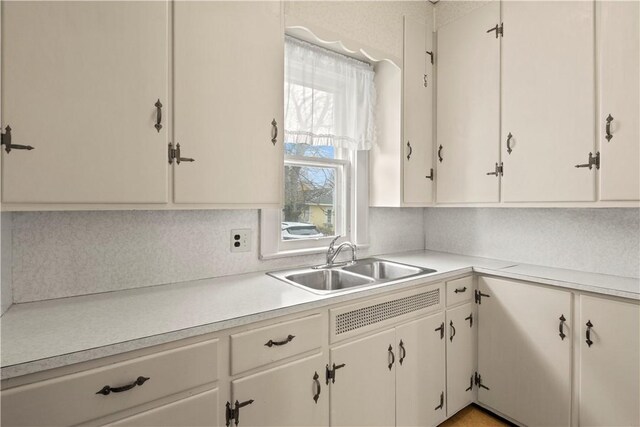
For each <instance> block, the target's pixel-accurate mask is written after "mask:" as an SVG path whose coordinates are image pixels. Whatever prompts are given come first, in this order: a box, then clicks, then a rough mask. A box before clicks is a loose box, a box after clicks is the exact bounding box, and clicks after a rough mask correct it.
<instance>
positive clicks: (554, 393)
mask: <svg viewBox="0 0 640 427" xmlns="http://www.w3.org/2000/svg"><path fill="white" fill-rule="evenodd" d="M478 291H479V297H480V298H479V304H478V376H479V378H478V379H479V381H478V386H479V389H478V401H479V402H480V403H482V404H484V405H486V406H488V407H490V408H492V409H493V410H496V411H498V412H499V413H501V414H503V415H506V416H508V417H510V418H512V419H514V420H516V421H518V422H519V423H522V424H524V425H530V426H568V425H569V424H570V419H571V366H572V365H571V357H572V351H571V350H572V339H571V336H572V333H571V331H570V330H569V325H571V312H572V311H571V303H572V294H571V293H570V292H564V291H559V290H555V289H550V288H545V287H542V286H536V285H533V284H528V283H521V282H515V281H511V280H503V279H495V278H490V277H480V278H479V279H478ZM562 319H564V320H562ZM562 335H564V337H563V336H562Z"/></svg>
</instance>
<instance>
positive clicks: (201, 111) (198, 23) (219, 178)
mask: <svg viewBox="0 0 640 427" xmlns="http://www.w3.org/2000/svg"><path fill="white" fill-rule="evenodd" d="M174 95H175V96H174V103H175V111H174V124H175V130H174V136H175V140H174V142H177V143H180V145H181V150H182V153H181V154H182V155H183V156H185V157H190V158H194V159H195V161H194V162H193V163H180V164H179V165H174V168H175V169H174V171H175V176H174V201H175V202H176V203H218V204H246V205H271V204H279V203H280V200H281V197H280V194H281V192H282V188H281V184H282V170H283V169H282V168H283V164H284V160H283V148H282V145H283V139H282V134H283V128H282V126H283V121H284V120H283V115H284V112H283V105H284V104H283V103H284V101H283V97H284V31H283V22H282V14H281V3H280V2H271V1H267V2H244V1H241V2H233V1H231V2H225V1H213V2H199V1H180V2H175V4H174ZM272 122H274V123H275V124H274V125H273V126H272ZM276 127H277V128H278V135H277V137H276ZM272 138H275V144H274V143H272Z"/></svg>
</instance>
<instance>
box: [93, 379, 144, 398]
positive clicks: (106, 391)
mask: <svg viewBox="0 0 640 427" xmlns="http://www.w3.org/2000/svg"><path fill="white" fill-rule="evenodd" d="M148 380H149V378H147V377H138V378H136V380H135V381H134V382H132V383H131V384H127V385H123V386H121V387H111V386H108V385H106V386H104V387H102V388H101V389H100V390H98V391H97V392H96V394H102V395H104V396H107V395H109V394H111V393H122V392H123V391H127V390H131V389H132V388H134V387H135V386H141V385H142V384H144V383H145V382H147V381H148Z"/></svg>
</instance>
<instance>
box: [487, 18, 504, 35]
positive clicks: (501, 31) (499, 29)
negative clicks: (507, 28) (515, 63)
mask: <svg viewBox="0 0 640 427" xmlns="http://www.w3.org/2000/svg"><path fill="white" fill-rule="evenodd" d="M491 31H495V32H496V38H498V37H504V23H502V22H501V23H500V25H498V24H496V26H495V27H493V28H490V29H488V30H487V33H490V32H491Z"/></svg>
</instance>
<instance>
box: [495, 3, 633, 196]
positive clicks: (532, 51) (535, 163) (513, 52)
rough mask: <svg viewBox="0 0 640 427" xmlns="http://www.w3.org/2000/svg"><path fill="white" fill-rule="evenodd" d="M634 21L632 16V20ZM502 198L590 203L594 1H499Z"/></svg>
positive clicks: (592, 191)
mask: <svg viewBox="0 0 640 427" xmlns="http://www.w3.org/2000/svg"><path fill="white" fill-rule="evenodd" d="M636 18H637V16H636ZM502 21H503V22H504V36H503V37H502V132H501V139H502V154H501V155H502V159H503V162H504V176H503V178H502V200H503V201H505V202H577V201H593V200H595V182H596V180H595V176H596V173H597V170H596V168H595V167H593V168H592V169H591V170H590V169H589V168H587V167H582V168H576V165H578V164H588V163H589V162H588V159H589V153H592V155H593V156H594V157H595V156H596V150H595V143H594V142H595V141H594V129H595V123H594V117H595V79H594V71H595V70H594V60H595V58H594V55H595V53H594V52H595V50H594V3H593V2H588V1H505V2H502Z"/></svg>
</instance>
